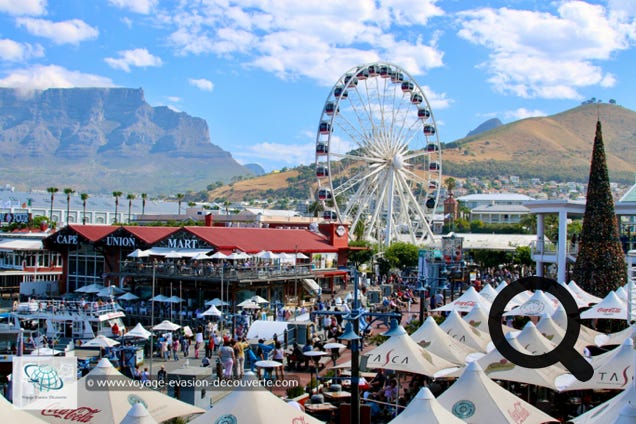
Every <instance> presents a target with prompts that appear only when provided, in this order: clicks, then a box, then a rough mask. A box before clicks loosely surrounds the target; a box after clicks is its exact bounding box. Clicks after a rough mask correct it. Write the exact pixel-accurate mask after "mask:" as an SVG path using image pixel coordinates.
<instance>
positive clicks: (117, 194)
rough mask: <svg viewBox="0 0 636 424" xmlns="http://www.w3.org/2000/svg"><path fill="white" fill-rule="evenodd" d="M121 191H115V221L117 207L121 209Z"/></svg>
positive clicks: (115, 219) (114, 220)
mask: <svg viewBox="0 0 636 424" xmlns="http://www.w3.org/2000/svg"><path fill="white" fill-rule="evenodd" d="M122 194H124V193H122V192H121V191H113V197H114V198H115V218H113V223H115V222H117V209H119V198H120V197H121V196H122Z"/></svg>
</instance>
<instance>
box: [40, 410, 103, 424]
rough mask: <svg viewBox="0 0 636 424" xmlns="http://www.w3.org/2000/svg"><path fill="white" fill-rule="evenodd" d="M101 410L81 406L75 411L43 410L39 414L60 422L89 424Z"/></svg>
mask: <svg viewBox="0 0 636 424" xmlns="http://www.w3.org/2000/svg"><path fill="white" fill-rule="evenodd" d="M100 412H101V409H95V408H89V407H86V406H81V407H79V408H76V409H43V410H42V412H41V414H42V415H43V416H45V417H55V418H59V419H62V420H68V421H75V422H78V423H90V422H92V421H93V418H95V415H96V414H98V413H100Z"/></svg>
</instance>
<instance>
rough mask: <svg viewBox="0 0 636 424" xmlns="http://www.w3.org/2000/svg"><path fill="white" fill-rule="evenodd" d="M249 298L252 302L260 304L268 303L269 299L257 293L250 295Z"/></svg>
mask: <svg viewBox="0 0 636 424" xmlns="http://www.w3.org/2000/svg"><path fill="white" fill-rule="evenodd" d="M250 300H251V301H252V302H254V303H258V304H261V303H269V300H267V299H265V298H264V297H261V296H259V295H255V296H252V297H251V298H250Z"/></svg>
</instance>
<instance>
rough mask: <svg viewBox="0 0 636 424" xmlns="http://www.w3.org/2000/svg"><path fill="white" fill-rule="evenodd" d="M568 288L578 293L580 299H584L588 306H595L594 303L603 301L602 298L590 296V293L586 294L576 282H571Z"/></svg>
mask: <svg viewBox="0 0 636 424" xmlns="http://www.w3.org/2000/svg"><path fill="white" fill-rule="evenodd" d="M568 287H569V288H570V289H571V290H572V291H573V292H575V293H577V294H578V295H579V296H580V297H582V298H583V299H585V300H586V301H587V302H588V304H590V305H591V304H594V303H599V302H600V301H601V300H603V299H601V298H600V297H598V296H594V295H593V294H590V293H588V292H586V291H585V290H583V289H582V288H581V287H580V286H579V285H578V284H576V282H575V281H574V280H572V281H570V282H569V283H568Z"/></svg>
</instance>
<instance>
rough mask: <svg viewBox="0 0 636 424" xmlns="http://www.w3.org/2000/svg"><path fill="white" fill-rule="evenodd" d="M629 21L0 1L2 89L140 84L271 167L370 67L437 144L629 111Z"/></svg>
mask: <svg viewBox="0 0 636 424" xmlns="http://www.w3.org/2000/svg"><path fill="white" fill-rule="evenodd" d="M635 17H636V2H635V1H633V0H608V1H592V0H588V1H543V0H534V1H532V0H527V1H526V0H507V1H503V0H502V1H498V0H470V1H463V0H438V1H435V0H417V1H414V0H390V1H365V0H348V1H346V2H344V1H337V0H321V1H319V2H317V1H307V2H303V1H297V0H236V1H230V0H198V1H194V0H183V1H177V0H172V1H160V0H90V1H86V0H58V1H53V0H49V1H46V0H0V86H3V87H19V88H22V89H32V88H36V89H44V88H48V87H87V86H90V87H96V86H102V87H131V88H139V87H141V88H143V89H144V92H145V96H146V100H147V101H148V102H149V103H150V104H151V105H153V106H158V105H167V106H169V107H171V108H173V109H175V110H178V111H183V112H186V113H188V114H190V115H193V116H197V117H201V118H204V119H205V120H206V121H207V123H208V126H209V129H210V135H211V141H212V143H214V144H216V145H218V146H220V147H221V148H223V149H224V150H227V151H229V152H230V153H232V156H233V157H234V158H235V159H236V160H238V161H239V162H241V163H251V162H256V163H259V164H261V165H262V166H263V167H264V168H265V169H266V170H267V171H271V170H274V169H280V168H282V167H291V166H296V165H298V164H309V163H313V161H314V149H315V147H314V146H315V140H316V131H317V127H318V123H319V120H320V117H321V112H322V109H323V105H324V102H325V99H326V98H327V95H328V94H329V92H330V90H331V88H332V87H333V85H334V84H335V83H336V82H337V80H338V78H339V77H340V76H341V75H342V74H343V73H344V72H345V71H347V70H348V69H350V68H352V67H354V66H356V65H360V64H364V63H370V62H375V61H386V62H390V63H394V64H396V65H398V66H400V67H402V68H404V69H405V70H406V71H407V72H408V73H409V74H410V75H412V76H413V78H414V79H415V80H416V81H417V83H418V84H419V85H420V86H421V87H422V89H423V90H424V93H425V95H426V98H427V99H428V101H429V102H430V104H431V106H432V109H433V114H434V116H435V119H436V123H437V126H438V134H439V137H440V140H441V141H442V142H448V141H453V140H456V139H458V138H461V137H463V136H465V135H466V133H467V132H468V131H470V130H472V129H474V128H475V127H476V126H478V125H479V124H480V123H482V122H483V121H485V120H487V119H489V118H493V117H497V118H499V119H501V120H502V121H503V122H504V123H508V122H511V121H514V120H517V119H521V118H525V117H529V116H541V115H550V114H553V113H558V112H561V111H564V110H567V109H570V108H572V107H575V106H577V105H579V104H580V103H581V102H582V101H583V100H585V99H589V98H591V97H595V98H597V99H602V100H604V101H608V100H609V99H615V100H616V101H617V103H618V104H620V105H622V106H625V107H627V108H629V109H632V110H636V104H634V103H635V102H636V92H635V91H636V88H635V86H634V83H635V77H634V69H636V52H635V49H634V46H635V44H636V20H635ZM592 131H593V129H591V132H592ZM592 136H593V134H592V133H591V137H592Z"/></svg>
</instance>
